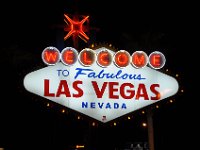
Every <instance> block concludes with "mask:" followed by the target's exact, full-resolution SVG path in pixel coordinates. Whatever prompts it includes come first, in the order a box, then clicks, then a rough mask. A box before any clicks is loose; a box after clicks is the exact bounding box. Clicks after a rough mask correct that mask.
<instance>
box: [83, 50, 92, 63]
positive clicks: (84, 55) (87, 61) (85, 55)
mask: <svg viewBox="0 0 200 150" xmlns="http://www.w3.org/2000/svg"><path fill="white" fill-rule="evenodd" d="M83 61H84V63H85V64H87V65H90V64H92V60H91V59H90V57H89V55H87V52H83Z"/></svg>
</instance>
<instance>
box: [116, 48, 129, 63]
mask: <svg viewBox="0 0 200 150" xmlns="http://www.w3.org/2000/svg"><path fill="white" fill-rule="evenodd" d="M129 57H130V56H129V53H128V52H126V51H119V52H117V53H116V54H115V64H116V65H117V66H118V67H126V66H128V65H129V60H130V58H129Z"/></svg>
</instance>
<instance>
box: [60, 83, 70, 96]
mask: <svg viewBox="0 0 200 150" xmlns="http://www.w3.org/2000/svg"><path fill="white" fill-rule="evenodd" d="M61 94H64V95H65V96H66V97H71V95H70V91H69V87H68V84H67V81H66V80H60V84H59V86H58V91H57V93H56V97H60V95H61Z"/></svg>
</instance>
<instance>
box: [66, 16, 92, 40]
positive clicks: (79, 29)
mask: <svg viewBox="0 0 200 150" xmlns="http://www.w3.org/2000/svg"><path fill="white" fill-rule="evenodd" d="M64 17H65V18H64V21H65V22H66V24H67V25H68V26H67V27H64V31H68V33H67V35H66V36H65V37H64V40H67V39H68V38H69V37H71V36H72V38H73V41H74V42H76V41H77V37H80V38H81V39H82V40H83V41H85V42H87V41H88V40H89V37H88V36H87V35H86V34H85V32H87V30H88V29H87V27H86V26H84V23H85V22H86V21H88V18H89V16H86V17H84V18H83V19H82V20H81V21H79V20H78V18H77V16H75V17H74V18H73V19H74V20H72V19H71V18H70V17H69V16H68V15H66V14H64Z"/></svg>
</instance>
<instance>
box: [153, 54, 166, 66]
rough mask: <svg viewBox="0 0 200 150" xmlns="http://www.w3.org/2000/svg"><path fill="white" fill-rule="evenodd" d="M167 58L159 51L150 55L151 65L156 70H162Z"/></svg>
mask: <svg viewBox="0 0 200 150" xmlns="http://www.w3.org/2000/svg"><path fill="white" fill-rule="evenodd" d="M165 61H166V60H165V56H164V55H163V54H162V53H161V52H158V51H155V52H153V53H151V54H150V55H149V64H150V66H151V67H152V68H154V69H160V68H162V67H163V66H164V65H165Z"/></svg>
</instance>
